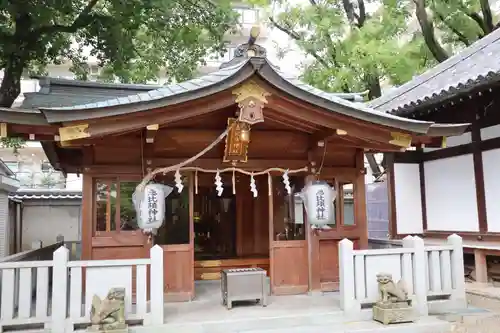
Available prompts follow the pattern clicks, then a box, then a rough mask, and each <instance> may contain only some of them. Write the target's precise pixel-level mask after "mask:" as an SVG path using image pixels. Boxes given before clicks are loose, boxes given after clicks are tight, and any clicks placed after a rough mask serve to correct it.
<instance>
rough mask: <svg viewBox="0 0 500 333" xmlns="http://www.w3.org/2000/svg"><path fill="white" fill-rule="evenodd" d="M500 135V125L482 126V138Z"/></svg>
mask: <svg viewBox="0 0 500 333" xmlns="http://www.w3.org/2000/svg"><path fill="white" fill-rule="evenodd" d="M499 136H500V125H495V126H490V127H485V128H481V140H483V141H485V140H488V139H493V138H498V137H499Z"/></svg>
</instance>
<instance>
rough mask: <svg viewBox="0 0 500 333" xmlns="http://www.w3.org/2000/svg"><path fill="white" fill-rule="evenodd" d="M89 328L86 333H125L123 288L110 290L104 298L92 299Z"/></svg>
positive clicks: (126, 326) (126, 327)
mask: <svg viewBox="0 0 500 333" xmlns="http://www.w3.org/2000/svg"><path fill="white" fill-rule="evenodd" d="M90 322H91V326H90V327H89V328H88V329H87V332H93V333H95V332H102V333H104V332H105V333H127V332H128V325H127V323H126V321H125V288H112V289H110V290H109V292H108V295H107V296H106V298H104V299H103V300H101V299H100V298H99V296H97V295H94V297H93V298H92V307H91V309H90Z"/></svg>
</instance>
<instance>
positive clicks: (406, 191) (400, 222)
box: [394, 163, 423, 234]
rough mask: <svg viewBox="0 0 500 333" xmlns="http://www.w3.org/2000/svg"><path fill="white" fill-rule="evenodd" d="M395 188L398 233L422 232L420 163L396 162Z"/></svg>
mask: <svg viewBox="0 0 500 333" xmlns="http://www.w3.org/2000/svg"><path fill="white" fill-rule="evenodd" d="M394 189H395V199H396V221H397V228H398V234H420V233H422V232H423V223H422V198H421V191H420V173H419V170H418V164H414V163H413V164H403V163H396V164H394Z"/></svg>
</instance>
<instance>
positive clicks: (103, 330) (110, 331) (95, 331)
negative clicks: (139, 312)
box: [87, 324, 128, 333]
mask: <svg viewBox="0 0 500 333" xmlns="http://www.w3.org/2000/svg"><path fill="white" fill-rule="evenodd" d="M87 332H88V333H128V325H126V324H125V325H117V326H114V327H113V326H112V325H106V324H105V325H92V326H90V327H89V328H87Z"/></svg>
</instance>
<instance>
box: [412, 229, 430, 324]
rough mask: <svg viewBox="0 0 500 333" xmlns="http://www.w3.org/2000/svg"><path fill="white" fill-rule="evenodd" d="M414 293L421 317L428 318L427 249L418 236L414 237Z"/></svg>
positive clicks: (416, 306)
mask: <svg viewBox="0 0 500 333" xmlns="http://www.w3.org/2000/svg"><path fill="white" fill-rule="evenodd" d="M413 248H414V250H415V253H414V255H413V274H414V277H413V283H414V285H413V291H414V292H415V301H416V304H415V308H416V309H417V311H418V313H419V315H420V316H427V315H428V314H429V308H428V306H427V283H426V274H428V272H427V270H426V269H425V247H424V240H423V239H422V238H420V237H418V236H414V237H413Z"/></svg>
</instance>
